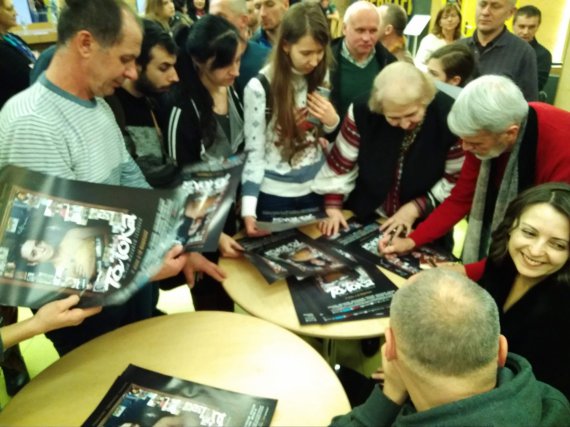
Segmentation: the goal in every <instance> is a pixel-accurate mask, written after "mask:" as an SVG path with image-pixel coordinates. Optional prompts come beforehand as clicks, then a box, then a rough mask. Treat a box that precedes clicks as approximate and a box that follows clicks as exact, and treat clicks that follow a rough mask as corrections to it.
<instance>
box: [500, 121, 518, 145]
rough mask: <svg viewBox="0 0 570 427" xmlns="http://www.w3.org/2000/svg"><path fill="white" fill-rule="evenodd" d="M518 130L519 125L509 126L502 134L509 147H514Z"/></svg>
mask: <svg viewBox="0 0 570 427" xmlns="http://www.w3.org/2000/svg"><path fill="white" fill-rule="evenodd" d="M520 130H521V127H520V125H516V124H513V125H510V126H509V127H508V128H507V130H506V131H505V132H503V133H504V134H505V135H507V144H508V145H509V146H510V147H512V146H514V145H515V142H517V137H518V136H519V131H520Z"/></svg>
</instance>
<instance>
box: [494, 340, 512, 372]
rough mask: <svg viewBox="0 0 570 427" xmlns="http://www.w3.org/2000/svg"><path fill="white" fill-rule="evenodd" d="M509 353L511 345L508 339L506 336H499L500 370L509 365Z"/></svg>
mask: <svg viewBox="0 0 570 427" xmlns="http://www.w3.org/2000/svg"><path fill="white" fill-rule="evenodd" d="M508 352H509V344H508V343H507V338H506V337H505V336H504V335H499V357H498V362H497V363H498V365H499V367H500V368H503V367H504V366H505V363H507V353H508Z"/></svg>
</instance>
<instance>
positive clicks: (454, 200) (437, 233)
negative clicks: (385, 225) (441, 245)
mask: <svg viewBox="0 0 570 427" xmlns="http://www.w3.org/2000/svg"><path fill="white" fill-rule="evenodd" d="M480 166H481V161H480V160H478V159H477V158H476V157H475V156H473V155H472V154H470V153H466V154H465V162H464V163H463V167H462V168H461V173H460V175H459V179H458V180H457V184H456V185H455V187H454V188H453V190H451V194H450V196H449V197H448V198H447V199H445V200H444V201H443V203H442V204H441V205H439V206H438V207H437V208H436V209H435V210H434V211H433V212H432V213H431V214H430V215H429V216H428V217H427V218H426V219H425V221H422V222H421V223H420V224H419V225H418V227H417V228H416V229H415V230H414V231H413V232H412V233H410V235H409V236H408V237H406V238H398V237H396V238H394V239H393V240H392V244H391V245H387V243H388V238H389V237H388V236H386V237H385V238H384V239H383V240H382V241H381V242H380V250H381V251H382V252H383V253H398V254H400V253H405V252H408V251H410V250H412V249H413V248H414V247H416V246H423V245H425V244H427V243H430V242H433V241H434V240H436V239H438V238H440V237H442V236H443V235H445V233H447V232H448V231H449V230H451V229H452V228H453V226H454V225H455V224H457V223H458V222H459V221H460V220H461V219H463V218H464V217H465V216H466V215H467V214H468V213H469V210H470V209H471V203H472V202H473V196H474V194H475V187H476V184H477V177H478V175H479V167H480Z"/></svg>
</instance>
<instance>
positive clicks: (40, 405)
mask: <svg viewBox="0 0 570 427" xmlns="http://www.w3.org/2000/svg"><path fill="white" fill-rule="evenodd" d="M129 364H135V365H138V366H141V367H143V368H146V369H150V370H154V371H157V372H160V373H162V374H165V375H170V376H175V377H180V378H183V379H187V380H190V381H194V382H198V383H202V384H207V385H210V386H214V387H219V388H224V389H227V390H232V391H237V392H241V393H247V394H252V395H257V396H261V397H270V398H275V399H278V403H277V408H276V412H275V414H274V416H273V420H272V425H281V426H284V425H287V426H312V425H315V426H317V425H318V426H322V425H328V423H329V422H330V420H331V418H332V417H333V416H335V415H338V414H344V413H346V412H348V411H349V410H350V405H349V402H348V399H347V397H346V394H345V392H344V390H343V388H342V386H341V384H340V382H339V381H338V379H337V377H336V375H335V374H334V372H333V370H332V369H331V368H330V367H329V366H328V364H327V363H326V361H325V360H324V359H323V358H322V357H321V356H320V355H319V354H318V353H317V352H316V351H315V350H314V349H313V348H312V347H311V346H310V345H308V344H307V343H306V342H305V341H303V340H302V339H301V338H299V337H297V336H296V335H294V334H292V333H290V332H289V331H286V330H285V329H282V328H279V327H277V326H275V325H273V324H271V323H269V322H266V321H263V320H260V319H256V318H254V317H251V316H246V315H241V314H236V313H222V312H207V311H206V312H193V313H182V314H173V315H168V316H160V317H155V318H152V319H148V320H144V321H142V322H137V323H134V324H131V325H128V326H125V327H123V328H120V329H117V330H116V331H113V332H110V333H108V334H105V335H103V336H101V337H98V338H96V339H94V340H93V341H90V342H88V343H86V344H84V345H83V346H81V347H79V348H77V349H76V350H74V351H72V352H71V353H69V354H67V355H65V356H64V357H62V358H61V359H59V360H58V361H57V362H55V363H54V364H53V365H51V366H50V367H48V368H47V369H46V370H44V371H43V372H42V373H40V374H39V375H38V376H37V377H36V378H34V379H33V380H32V381H31V382H30V383H29V384H28V385H26V386H25V387H24V388H23V389H22V390H21V391H20V392H19V393H18V394H17V395H16V396H15V397H14V398H13V400H12V401H11V402H10V403H9V404H8V405H7V406H6V408H4V409H3V410H2V411H1V412H0V425H10V426H48V425H49V426H56V425H57V426H75V425H81V423H83V422H84V421H85V420H86V419H87V417H88V416H89V415H90V414H91V412H92V411H93V410H94V409H95V408H96V406H97V405H98V404H99V402H100V401H101V399H102V398H103V396H104V395H105V393H106V392H107V391H108V389H109V387H110V386H111V384H112V383H113V382H114V381H115V379H116V378H117V376H118V375H120V374H121V373H122V372H123V371H124V369H125V368H126V367H127V366H128V365H129Z"/></svg>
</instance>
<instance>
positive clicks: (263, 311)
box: [220, 225, 404, 339]
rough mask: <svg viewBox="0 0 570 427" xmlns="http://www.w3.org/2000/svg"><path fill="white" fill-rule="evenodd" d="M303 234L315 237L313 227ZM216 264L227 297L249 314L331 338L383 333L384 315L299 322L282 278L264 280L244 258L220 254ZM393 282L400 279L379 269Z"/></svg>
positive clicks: (300, 331) (369, 335)
mask: <svg viewBox="0 0 570 427" xmlns="http://www.w3.org/2000/svg"><path fill="white" fill-rule="evenodd" d="M300 230H301V231H303V232H304V233H305V234H307V235H309V236H310V237H313V238H316V237H317V236H318V235H319V232H318V230H317V227H316V226H315V225H310V226H306V227H302V228H300ZM220 266H221V267H222V268H223V269H224V271H225V272H226V274H227V278H226V280H224V282H223V286H224V289H225V290H226V292H227V293H228V294H229V295H230V297H231V298H232V299H233V300H234V301H235V302H236V303H237V304H238V305H239V306H240V307H242V308H243V309H244V310H245V311H247V312H248V313H250V314H252V315H253V316H256V317H259V318H261V319H265V320H268V321H270V322H272V323H275V324H277V325H279V326H282V327H284V328H286V329H289V330H290V331H293V332H295V333H298V334H301V335H306V336H313V337H321V338H332V339H360V338H370V337H376V336H379V335H382V334H384V329H385V328H386V326H388V318H387V317H385V318H379V319H367V320H351V321H347V322H336V323H329V324H325V325H301V324H300V323H299V319H298V317H297V314H296V312H295V307H294V305H293V300H292V299H291V293H290V292H289V288H288V287H287V282H286V281H285V280H279V281H277V282H275V283H273V284H271V285H270V284H268V283H267V282H266V281H265V279H264V278H263V276H262V275H261V273H259V271H258V270H257V269H256V268H255V267H254V266H253V265H252V264H251V263H250V262H249V261H248V260H247V259H245V258H238V259H230V258H220ZM381 271H382V272H383V273H384V274H385V275H386V276H388V278H389V279H390V280H392V281H393V282H394V283H396V285H398V286H399V285H400V284H401V283H403V282H404V279H403V278H402V277H400V276H398V275H396V274H394V273H391V272H389V271H387V270H384V269H381Z"/></svg>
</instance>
